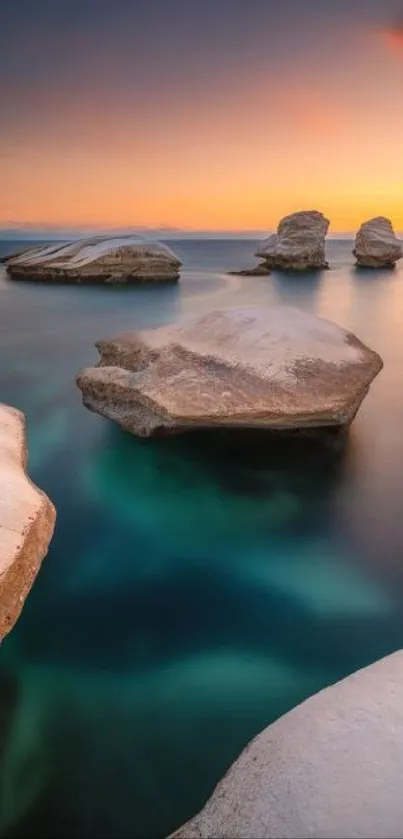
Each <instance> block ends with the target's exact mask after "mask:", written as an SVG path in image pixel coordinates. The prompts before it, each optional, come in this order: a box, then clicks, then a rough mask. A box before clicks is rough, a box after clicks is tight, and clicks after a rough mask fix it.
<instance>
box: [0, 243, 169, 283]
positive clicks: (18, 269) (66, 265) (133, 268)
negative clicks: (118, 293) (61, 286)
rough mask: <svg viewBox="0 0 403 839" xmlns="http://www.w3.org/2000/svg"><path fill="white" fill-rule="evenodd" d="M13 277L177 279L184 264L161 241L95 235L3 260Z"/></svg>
mask: <svg viewBox="0 0 403 839" xmlns="http://www.w3.org/2000/svg"><path fill="white" fill-rule="evenodd" d="M3 262H5V264H6V266H7V270H8V272H9V274H10V276H11V277H13V278H15V279H27V280H51V281H54V282H60V283H68V282H73V283H91V282H104V283H137V282H147V281H155V282H163V281H169V280H177V279H178V278H179V269H180V266H181V263H180V261H179V259H178V258H177V257H176V256H175V254H174V253H173V252H172V251H171V249H170V248H168V247H167V246H166V245H163V244H161V242H151V241H148V240H147V239H143V238H142V237H141V236H119V237H115V238H107V237H104V236H95V237H94V238H92V239H81V240H79V241H73V242H63V243H61V242H58V243H56V244H52V245H41V246H39V247H38V246H36V247H34V248H27V249H25V250H24V251H23V252H22V253H20V254H14V255H11V256H9V257H3Z"/></svg>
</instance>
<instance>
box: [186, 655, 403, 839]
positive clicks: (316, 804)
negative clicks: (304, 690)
mask: <svg viewBox="0 0 403 839" xmlns="http://www.w3.org/2000/svg"><path fill="white" fill-rule="evenodd" d="M402 775H403V652H398V653H395V654H394V655H391V656H388V657H387V658H385V659H383V660H382V661H379V662H377V663H376V664H373V665H372V666H371V667H368V668H366V669H365V670H360V671H359V672H358V673H355V674H354V675H353V676H349V677H348V678H347V679H345V680H344V681H342V682H339V683H338V684H336V685H334V686H332V687H329V688H327V689H326V690H323V691H321V693H318V694H317V695H316V696H313V697H312V698H311V699H308V700H307V701H306V702H303V703H302V705H299V706H298V707H297V708H294V710H292V711H290V712H289V713H288V714H285V716H283V717H281V719H279V720H278V721H277V722H275V723H274V724H273V725H269V726H268V728H266V729H265V730H264V731H263V732H262V733H261V734H259V735H258V736H257V737H256V738H255V740H253V741H252V742H251V743H250V744H249V746H247V747H246V749H245V750H244V752H243V753H242V754H241V756H240V757H239V758H238V760H237V761H236V762H235V763H234V764H233V766H232V767H231V769H230V770H229V772H228V773H227V775H226V776H225V777H224V778H223V780H222V781H221V782H220V783H219V784H218V786H217V787H216V790H215V792H214V793H213V795H212V797H211V798H210V800H209V801H208V802H207V804H206V806H205V807H204V809H203V810H202V811H201V813H199V814H198V815H197V816H196V817H195V818H193V819H192V820H191V821H190V822H188V823H187V824H185V825H184V826H183V827H182V828H180V830H178V831H176V833H174V834H173V836H174V837H175V839H212V838H213V837H214V839H224V837H225V839H248V837H251V836H254V837H256V839H280V837H281V839H285V837H287V839H307V838H308V837H310V839H325V837H327V839H358V837H359V839H365V837H371V839H389V838H390V837H402V836H403V797H402V792H401V778H402Z"/></svg>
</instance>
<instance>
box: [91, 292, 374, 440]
mask: <svg viewBox="0 0 403 839" xmlns="http://www.w3.org/2000/svg"><path fill="white" fill-rule="evenodd" d="M97 347H98V350H99V352H100V356H101V358H100V362H99V366H98V367H90V368H87V369H85V370H83V371H81V373H79V375H78V377H77V384H78V386H79V388H80V389H81V390H82V392H83V400H84V404H85V405H86V406H87V407H88V408H90V409H91V410H93V411H97V412H98V413H100V414H102V415H103V416H105V417H108V418H109V419H112V420H114V421H115V422H117V423H118V424H119V425H120V426H121V427H122V428H124V429H126V430H127V431H131V432H132V433H133V434H137V435H139V436H141V437H150V436H156V435H163V434H176V433H180V432H185V431H191V430H195V429H216V428H220V427H225V428H232V429H245V428H248V429H288V430H289V429H296V428H297V429H301V428H317V427H320V426H344V425H348V424H349V423H350V422H351V420H352V419H353V418H354V416H355V414H356V412H357V410H358V408H359V406H360V404H361V401H362V400H363V398H364V396H365V395H366V393H367V390H368V388H369V385H370V383H371V381H372V379H373V378H374V377H375V376H376V374H377V373H378V372H379V370H380V369H381V367H382V361H381V359H380V357H379V356H378V355H377V354H376V353H375V352H373V351H372V350H370V349H368V348H367V347H365V346H364V345H363V344H362V343H361V342H360V341H359V340H358V338H356V337H355V336H354V335H352V334H351V333H350V332H347V331H345V330H344V329H341V328H340V327H339V326H336V325H335V324H333V323H330V322H329V321H325V320H321V319H320V318H317V317H315V316H314V315H311V314H309V313H307V312H302V311H299V310H297V309H291V308H287V307H282V306H278V307H275V306H273V307H271V308H267V309H264V308H254V307H250V308H246V309H227V310H218V311H213V312H210V313H207V314H204V315H198V316H196V317H193V318H190V319H189V320H186V321H184V322H183V323H182V324H180V325H171V326H166V327H162V328H160V329H151V330H146V331H141V332H133V333H131V332H129V333H125V334H122V335H119V336H117V337H116V338H111V339H109V340H103V341H99V342H98V343H97Z"/></svg>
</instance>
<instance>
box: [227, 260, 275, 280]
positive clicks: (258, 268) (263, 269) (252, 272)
mask: <svg viewBox="0 0 403 839" xmlns="http://www.w3.org/2000/svg"><path fill="white" fill-rule="evenodd" d="M228 274H229V275H230V276H233V277H265V276H267V275H268V274H270V269H269V267H268V266H267V265H266V263H265V262H261V263H260V265H255V267H254V268H243V269H242V270H240V271H228Z"/></svg>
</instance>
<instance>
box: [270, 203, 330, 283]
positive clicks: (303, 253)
mask: <svg viewBox="0 0 403 839" xmlns="http://www.w3.org/2000/svg"><path fill="white" fill-rule="evenodd" d="M328 229H329V221H328V219H326V218H325V217H324V215H323V214H322V213H319V212H318V211H317V210H303V211H301V212H298V213H292V215H290V216H286V217H285V218H283V219H282V220H281V221H280V224H279V226H278V228H277V233H274V234H273V235H272V236H269V238H268V239H266V240H265V241H264V242H262V243H261V245H260V246H259V248H258V250H257V251H256V256H258V257H261V258H262V259H264V261H265V265H266V266H267V268H269V269H270V268H273V269H277V270H282V271H317V270H321V269H324V268H328V267H329V266H328V263H327V262H326V256H325V241H326V234H327V231H328Z"/></svg>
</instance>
